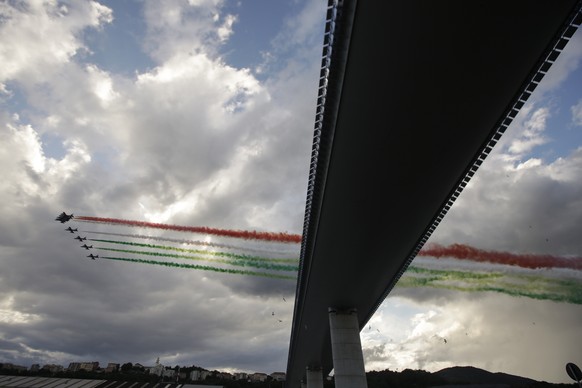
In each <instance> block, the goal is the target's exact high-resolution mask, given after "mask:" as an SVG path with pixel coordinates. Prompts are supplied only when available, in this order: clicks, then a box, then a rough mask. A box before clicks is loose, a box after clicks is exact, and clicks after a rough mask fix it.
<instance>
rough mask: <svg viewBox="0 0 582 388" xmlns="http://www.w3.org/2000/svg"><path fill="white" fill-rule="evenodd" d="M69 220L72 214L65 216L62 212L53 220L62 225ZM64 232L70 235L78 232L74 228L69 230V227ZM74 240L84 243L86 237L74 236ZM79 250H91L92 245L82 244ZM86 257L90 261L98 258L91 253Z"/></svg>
mask: <svg viewBox="0 0 582 388" xmlns="http://www.w3.org/2000/svg"><path fill="white" fill-rule="evenodd" d="M71 218H73V213H71V214H67V213H65V212H62V213H61V214H59V215H58V216H57V218H55V221H60V222H61V223H62V224H64V223H65V222H67V221H69V220H70V219H71ZM65 230H66V231H69V232H71V233H75V232H77V231H78V228H74V229H73V228H71V227H70V226H69V227H68V228H67V229H65ZM75 239H76V240H79V241H85V240H87V237H81V236H76V237H75ZM81 248H85V249H87V250H89V249H91V248H93V245H87V244H83V245H81ZM87 257H90V258H91V259H92V260H95V259H97V258H98V257H99V255H94V254H92V253H91V254H90V255H88V256H87Z"/></svg>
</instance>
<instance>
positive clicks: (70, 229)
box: [65, 226, 77, 233]
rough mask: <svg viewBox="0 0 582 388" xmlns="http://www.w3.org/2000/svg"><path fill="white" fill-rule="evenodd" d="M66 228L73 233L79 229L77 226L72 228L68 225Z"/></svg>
mask: <svg viewBox="0 0 582 388" xmlns="http://www.w3.org/2000/svg"><path fill="white" fill-rule="evenodd" d="M65 230H68V231H69V232H71V233H75V232H76V231H77V228H75V229H73V228H71V227H70V226H69V227H68V228H67V229H65Z"/></svg>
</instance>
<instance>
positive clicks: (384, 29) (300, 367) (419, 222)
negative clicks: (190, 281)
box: [286, 0, 582, 388]
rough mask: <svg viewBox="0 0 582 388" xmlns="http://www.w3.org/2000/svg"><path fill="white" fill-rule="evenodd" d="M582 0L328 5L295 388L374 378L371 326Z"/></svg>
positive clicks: (297, 320)
mask: <svg viewBox="0 0 582 388" xmlns="http://www.w3.org/2000/svg"><path fill="white" fill-rule="evenodd" d="M581 8H582V1H580V0H540V1H532V0H512V1H502V0H488V1H481V0H475V1H469V2H467V1H465V0H447V1H419V0H406V1H405V0H401V1H363V0H359V1H355V0H344V1H339V0H329V3H328V11H327V17H326V29H325V37H324V43H323V54H322V67H321V74H320V76H321V78H320V84H319V96H318V100H317V110H316V117H315V129H314V138H313V150H312V159H311V169H310V176H309V185H308V192H307V201H306V211H305V220H304V228H303V241H302V246H301V256H300V260H301V261H300V270H299V274H298V281H297V289H296V300H295V306H294V315H293V325H292V332H291V339H290V347H289V355H288V364H287V381H286V386H287V387H299V386H301V385H302V384H306V385H307V386H308V387H320V386H322V383H321V381H322V376H327V375H328V374H329V373H330V372H331V370H332V369H333V370H334V377H335V385H336V387H339V388H344V387H366V386H367V385H366V381H365V372H364V364H363V356H362V353H361V344H360V343H359V332H360V329H361V328H362V327H365V325H366V323H367V322H368V320H369V319H370V318H371V317H372V316H373V314H374V313H375V311H376V310H377V308H378V307H379V306H380V305H381V303H382V302H383V301H384V299H385V298H386V296H387V295H388V294H389V293H390V291H391V290H392V288H393V287H394V286H395V284H396V283H397V282H398V280H399V278H400V277H401V275H402V274H403V272H404V271H405V270H406V269H407V267H408V265H409V264H410V263H411V261H412V260H413V259H414V257H415V256H416V254H417V253H418V252H419V251H420V249H421V248H422V246H423V244H424V243H425V242H426V241H427V240H428V238H429V237H430V235H431V233H432V232H433V231H434V230H435V228H436V227H437V226H438V224H439V222H440V221H441V220H442V219H443V217H444V216H445V215H446V213H447V211H448V210H449V209H450V207H451V205H452V204H453V203H454V201H455V199H456V198H457V197H458V196H459V194H460V193H461V192H462V190H463V188H464V187H465V186H466V184H467V182H469V180H470V179H471V177H472V176H473V175H474V174H475V172H476V171H477V169H478V168H479V166H480V165H481V163H482V162H483V160H484V159H485V158H486V157H487V155H488V154H489V152H490V151H491V150H492V148H493V147H494V145H495V144H496V142H497V141H498V140H499V139H500V137H501V136H502V134H503V133H504V131H505V130H506V129H507V127H508V126H509V124H510V123H511V121H512V119H513V118H514V117H515V116H516V114H517V113H518V111H519V110H520V108H521V107H522V106H523V105H524V103H525V102H526V101H527V99H528V98H529V96H530V95H531V93H532V92H533V91H534V89H535V88H536V86H537V85H538V84H539V82H540V81H541V79H542V78H543V77H544V75H545V74H546V72H547V71H548V69H549V68H550V67H551V66H552V64H553V63H554V62H555V60H556V59H557V58H558V56H559V54H560V52H561V51H562V50H563V49H564V47H565V46H566V44H567V42H568V40H569V39H570V38H571V37H572V35H573V34H574V32H575V31H576V29H577V28H578V26H579V25H580V23H581V22H582V11H581Z"/></svg>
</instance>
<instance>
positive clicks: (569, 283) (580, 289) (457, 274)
mask: <svg viewBox="0 0 582 388" xmlns="http://www.w3.org/2000/svg"><path fill="white" fill-rule="evenodd" d="M397 286H398V287H434V288H443V289H448V290H455V291H465V292H470V291H473V292H475V291H476V292H480V291H481V292H483V291H494V292H500V293H503V294H507V295H511V296H524V297H528V298H532V299H540V300H553V301H556V302H566V303H573V304H582V284H581V283H580V282H579V281H575V280H565V279H551V278H545V277H542V276H531V275H515V274H512V275H507V274H503V273H500V272H489V273H479V272H462V271H447V270H437V269H427V268H421V267H417V266H409V267H408V269H407V270H406V272H405V273H404V275H403V276H402V278H401V279H400V280H399V282H398V284H397Z"/></svg>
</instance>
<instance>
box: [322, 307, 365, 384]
mask: <svg viewBox="0 0 582 388" xmlns="http://www.w3.org/2000/svg"><path fill="white" fill-rule="evenodd" d="M328 311H329V327H330V334H331V354H332V357H333V371H334V372H333V376H334V380H335V386H336V388H368V382H367V380H366V370H365V367H364V354H363V353H362V344H361V341H360V328H359V325H358V316H357V312H356V310H355V309H351V310H336V309H334V308H330V309H329V310H328Z"/></svg>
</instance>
